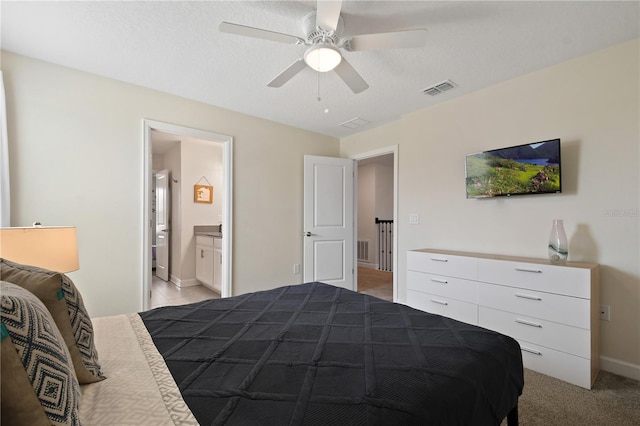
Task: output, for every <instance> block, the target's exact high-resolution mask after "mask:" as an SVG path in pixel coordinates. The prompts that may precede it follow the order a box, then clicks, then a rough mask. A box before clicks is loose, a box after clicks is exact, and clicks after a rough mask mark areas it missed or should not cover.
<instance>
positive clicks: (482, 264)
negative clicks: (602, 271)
mask: <svg viewBox="0 0 640 426" xmlns="http://www.w3.org/2000/svg"><path fill="white" fill-rule="evenodd" d="M478 279H479V280H480V281H483V282H488V283H494V284H503V285H508V286H513V287H521V288H525V289H530V290H538V291H545V292H548V293H556V294H564V295H567V296H574V297H581V298H583V299H589V298H591V269H589V268H575V267H566V266H560V265H550V264H544V263H525V262H514V261H505V260H494V259H478Z"/></svg>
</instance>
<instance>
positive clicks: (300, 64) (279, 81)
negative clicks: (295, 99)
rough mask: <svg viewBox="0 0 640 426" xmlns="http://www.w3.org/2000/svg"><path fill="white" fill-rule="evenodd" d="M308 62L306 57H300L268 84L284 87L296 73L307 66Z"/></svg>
mask: <svg viewBox="0 0 640 426" xmlns="http://www.w3.org/2000/svg"><path fill="white" fill-rule="evenodd" d="M306 66H307V64H306V63H305V62H304V59H298V60H297V61H296V62H294V63H293V64H291V65H290V66H289V68H287V69H286V70H284V71H282V72H281V73H280V75H278V76H277V77H276V78H274V79H273V80H271V81H270V82H269V84H267V86H269V87H282V85H283V84H285V83H286V82H287V81H289V80H291V79H292V78H293V76H294V75H296V74H298V73H299V72H300V71H302V70H303V69H304V67H306Z"/></svg>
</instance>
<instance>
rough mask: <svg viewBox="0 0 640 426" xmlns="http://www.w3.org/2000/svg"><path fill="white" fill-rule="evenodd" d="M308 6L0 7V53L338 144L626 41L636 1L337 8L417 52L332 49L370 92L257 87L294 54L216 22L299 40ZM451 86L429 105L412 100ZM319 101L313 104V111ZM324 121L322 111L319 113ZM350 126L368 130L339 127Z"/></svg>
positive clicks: (304, 75) (638, 18)
mask: <svg viewBox="0 0 640 426" xmlns="http://www.w3.org/2000/svg"><path fill="white" fill-rule="evenodd" d="M315 5H316V2H315V1H275V2H271V1H257V2H246V1H204V2H203V1H200V2H185V1H183V2H155V1H145V2H112V1H89V2H50V1H47V2H12V1H2V3H1V4H0V7H1V19H2V33H1V36H2V39H1V46H2V49H4V50H7V51H11V52H15V53H18V54H21V55H25V56H29V57H33V58H37V59H41V60H44V61H48V62H52V63H55V64H60V65H63V66H67V67H71V68H75V69H78V70H82V71H87V72H90V73H94V74H99V75H103V76H106V77H110V78H114V79H117V80H121V81H125V82H128V83H133V84H137V85H140V86H145V87H149V88H152V89H156V90H160V91H163V92H167V93H171V94H175V95H179V96H182V97H186V98H190V99H194V100H197V101H201V102H205V103H208V104H212V105H216V106H220V107H223V108H227V109H231V110H234V111H240V112H243V113H246V114H250V115H253V116H257V117H262V118H265V119H269V120H273V121H277V122H280V123H285V124H288V125H291V126H295V127H299V128H303V129H308V130H311V131H315V132H319V133H323V134H326V135H331V136H335V137H343V136H347V135H349V134H353V133H355V132H358V131H361V130H366V129H370V128H372V127H375V126H378V125H380V124H383V123H385V122H389V121H392V120H395V119H397V118H398V117H400V116H401V115H403V114H406V113H408V112H411V111H415V110H418V109H421V108H425V107H428V106H431V105H434V104H435V103H436V102H442V101H446V100H448V99H452V98H453V97H456V96H460V95H463V94H465V93H469V92H472V91H476V90H479V89H482V88H484V87H487V86H490V85H493V84H495V83H498V82H500V81H504V80H508V79H511V78H514V77H517V76H519V75H523V74H526V73H529V72H531V71H534V70H537V69H541V68H544V67H547V66H549V65H552V64H555V63H558V62H562V61H565V60H568V59H570V58H572V57H576V56H580V55H583V54H586V53H589V52H592V51H595V50H598V49H602V48H605V47H608V46H611V45H614V44H616V43H620V42H623V41H626V40H630V39H632V38H636V37H638V36H639V32H640V24H639V22H640V8H639V6H640V3H639V2H636V1H630V2H615V1H603V2H592V1H586V2H585V1H580V2H567V1H561V2H550V1H538V2H516V1H512V2H509V1H507V2H485V1H471V2H456V1H444V2H430V1H416V2H404V1H344V2H343V7H342V17H343V19H344V26H345V28H344V35H357V34H369V33H378V32H389V31H396V30H402V29H413V28H426V29H427V30H428V35H427V44H426V46H425V47H422V48H409V49H394V50H384V51H365V52H343V54H344V57H345V58H347V59H348V61H349V62H350V63H351V65H353V67H354V68H355V69H356V70H357V71H358V72H359V73H360V75H361V76H362V77H363V78H364V79H365V80H366V81H367V83H368V84H369V86H370V88H369V89H368V90H366V91H364V92H362V93H360V94H358V95H354V94H353V93H352V92H351V91H350V90H349V88H348V87H347V86H346V85H345V84H344V83H343V82H342V80H340V79H339V78H338V77H337V75H335V73H333V72H329V73H323V74H318V73H316V72H314V71H312V70H311V69H309V68H307V69H305V70H303V71H302V72H301V73H300V74H298V75H296V76H295V77H294V78H293V79H292V80H290V81H289V82H288V83H287V84H285V85H284V86H283V87H281V88H277V89H276V88H269V87H267V83H268V82H269V81H271V80H272V79H273V78H274V77H275V76H277V75H278V74H279V73H280V72H281V71H283V70H284V69H285V68H286V67H288V66H289V65H290V64H291V63H293V62H294V61H296V60H298V59H299V58H300V57H302V54H303V53H304V51H305V49H306V48H305V46H295V45H286V44H281V43H277V42H273V41H266V40H260V39H255V38H247V37H241V36H237V35H232V34H224V33H221V32H219V31H218V25H219V24H220V22H222V21H227V22H232V23H237V24H242V25H248V26H255V27H260V28H264V29H268V30H272V31H277V32H282V33H286V34H292V35H296V36H300V37H303V38H304V36H305V34H303V30H302V19H303V17H304V16H305V15H306V14H307V13H309V12H311V11H313V10H314V9H315ZM447 79H451V80H452V81H454V82H455V83H456V84H457V85H458V87H457V88H455V89H454V90H451V91H448V92H445V93H442V94H440V95H438V96H436V97H430V96H427V95H424V94H422V93H421V91H422V89H424V88H426V87H428V86H431V85H433V84H437V83H440V82H442V81H443V80H447ZM318 97H320V100H318ZM325 110H328V112H326V113H325ZM355 117H360V118H363V119H365V120H367V121H369V122H370V123H369V124H366V125H365V126H363V127H360V128H357V129H348V128H345V127H342V126H340V123H343V122H345V121H348V120H351V119H353V118H355Z"/></svg>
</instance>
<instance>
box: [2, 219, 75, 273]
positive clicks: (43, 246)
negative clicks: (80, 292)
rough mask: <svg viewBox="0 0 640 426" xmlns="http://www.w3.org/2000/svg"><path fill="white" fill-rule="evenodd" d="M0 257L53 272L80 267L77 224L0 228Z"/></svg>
mask: <svg viewBox="0 0 640 426" xmlns="http://www.w3.org/2000/svg"><path fill="white" fill-rule="evenodd" d="M0 257H2V258H4V259H7V260H10V261H12V262H16V263H21V264H24V265H31V266H37V267H40V268H44V269H48V270H51V271H56V272H71V271H76V270H78V269H79V268H80V264H79V261H78V241H77V237H76V228H75V227H72V226H43V227H33V228H0Z"/></svg>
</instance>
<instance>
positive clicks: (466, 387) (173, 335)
mask: <svg viewBox="0 0 640 426" xmlns="http://www.w3.org/2000/svg"><path fill="white" fill-rule="evenodd" d="M140 316H141V317H142V319H143V321H144V323H145V325H146V327H147V329H148V330H149V333H150V334H151V336H152V338H153V341H154V343H155V345H156V347H157V348H158V350H159V351H160V353H161V354H162V355H163V357H164V358H165V361H166V363H167V366H168V367H169V370H170V371H171V374H172V375H173V377H174V379H175V381H176V383H177V384H178V387H179V388H180V390H181V392H182V395H183V398H184V400H185V401H186V403H187V404H188V406H189V408H190V409H191V411H192V412H193V414H194V416H195V417H196V419H197V420H198V422H199V423H200V424H202V425H211V424H227V425H289V424H290V425H302V424H305V425H315V424H317V425H359V424H363V425H364V424H369V425H375V424H380V425H410V424H420V425H427V424H428V425H437V424H442V425H454V424H460V425H490V424H494V425H495V424H499V423H500V421H501V420H502V419H503V418H505V416H506V415H507V413H508V412H509V411H510V410H511V409H512V408H513V407H515V406H516V404H517V399H518V396H519V395H520V394H521V393H522V387H523V381H524V379H523V368H522V357H521V353H520V347H519V345H518V343H517V342H516V341H515V340H513V339H512V338H510V337H507V336H504V335H502V334H499V333H496V332H493V331H489V330H486V329H483V328H480V327H476V326H473V325H469V324H465V323H461V322H458V321H455V320H452V319H450V318H446V317H442V316H439V315H432V314H428V313H425V312H422V311H418V310H415V309H412V308H410V307H408V306H404V305H401V304H395V303H390V302H387V301H383V300H380V299H377V298H375V297H371V296H367V295H362V294H358V293H354V292H352V291H349V290H344V289H341V288H337V287H334V286H331V285H326V284H322V283H308V284H301V285H294V286H288V287H281V288H276V289H273V290H269V291H262V292H256V293H250V294H245V295H242V296H236V297H231V298H227V299H218V300H208V301H204V302H199V303H194V304H190V305H183V306H172V307H163V308H158V309H154V310H151V311H147V312H143V313H141V314H140Z"/></svg>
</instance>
